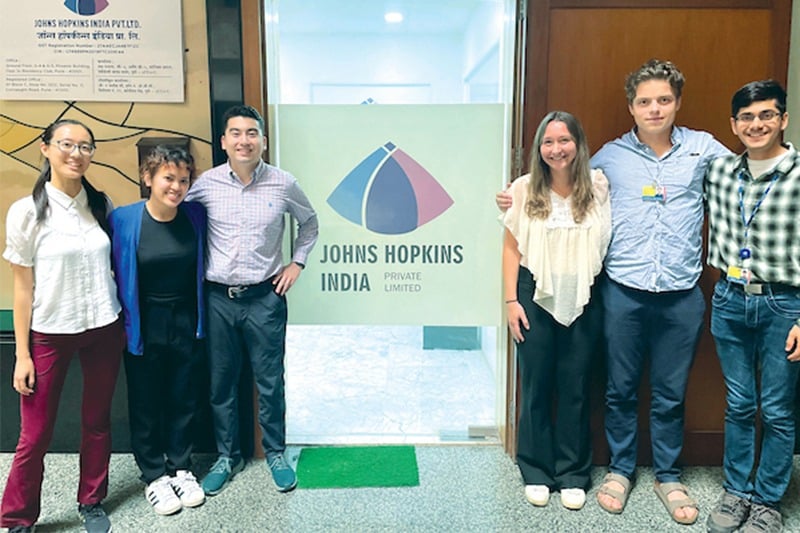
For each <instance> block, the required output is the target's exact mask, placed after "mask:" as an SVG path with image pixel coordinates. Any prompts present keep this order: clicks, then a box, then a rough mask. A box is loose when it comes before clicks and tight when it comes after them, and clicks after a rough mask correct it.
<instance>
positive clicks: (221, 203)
mask: <svg viewBox="0 0 800 533" xmlns="http://www.w3.org/2000/svg"><path fill="white" fill-rule="evenodd" d="M683 85H684V77H683V75H682V74H681V72H680V71H679V70H678V69H677V68H676V67H675V65H673V64H672V63H670V62H667V61H659V60H651V61H649V62H647V63H645V64H644V65H642V67H641V68H639V69H638V70H637V71H635V72H633V73H631V74H630V75H629V76H628V78H627V80H626V85H625V90H626V94H627V100H628V109H629V111H630V113H631V116H632V117H633V119H634V123H635V125H634V127H633V129H632V130H631V131H630V132H628V133H627V134H625V135H623V136H622V137H620V138H619V139H616V140H614V141H611V142H609V143H607V144H606V145H605V146H603V147H602V148H601V149H600V150H599V151H598V152H597V153H596V154H595V155H594V156H593V157H591V158H590V154H589V148H588V143H587V140H586V136H585V134H584V131H583V128H582V127H581V124H580V122H579V121H578V120H577V118H575V117H574V116H573V115H571V114H570V113H567V112H564V111H553V112H551V113H548V114H547V116H545V117H544V119H543V120H542V122H541V124H540V125H539V127H538V129H537V130H536V133H535V136H534V139H533V150H532V154H531V162H530V173H529V174H527V175H525V176H522V177H520V178H519V179H517V180H515V181H514V182H513V184H512V185H511V187H510V188H509V189H508V190H507V191H504V192H501V193H499V194H498V196H497V203H498V205H499V206H500V207H501V209H503V210H504V214H503V215H502V216H501V219H502V221H503V224H504V226H505V236H504V245H503V257H502V261H503V266H502V269H503V278H504V299H505V305H506V311H507V316H508V324H509V328H510V331H511V335H512V337H513V338H514V340H515V341H516V343H517V353H518V362H519V371H520V377H521V387H522V404H521V409H520V420H519V444H518V452H517V463H518V465H519V468H520V471H521V473H522V477H523V479H524V482H525V497H526V498H527V500H528V501H529V502H530V503H532V504H533V505H536V506H544V505H547V503H548V501H549V499H550V495H551V492H553V491H558V492H559V493H560V499H561V503H562V504H563V505H564V507H566V508H568V509H574V510H577V509H580V508H582V507H583V506H584V504H585V501H586V490H587V489H588V488H589V485H590V466H591V444H590V440H591V439H590V431H589V414H590V407H589V383H590V374H591V368H592V364H593V360H594V359H595V358H596V356H597V355H598V353H602V352H601V351H599V350H598V349H597V346H598V343H599V342H600V340H601V339H604V340H605V346H606V347H605V350H603V351H604V352H605V353H606V355H607V371H608V381H607V387H606V397H605V399H606V416H605V432H606V438H607V440H608V444H609V449H610V453H611V461H610V465H609V472H608V473H607V474H606V476H605V478H604V480H603V483H602V485H601V487H600V488H599V490H598V493H597V500H598V504H599V505H600V506H601V507H602V508H603V509H605V510H606V511H608V512H610V513H621V512H623V510H624V508H625V504H626V501H627V499H628V496H629V494H630V491H631V490H632V485H633V483H634V481H635V467H636V450H637V436H638V433H637V426H638V425H637V412H638V396H637V394H638V389H639V385H640V381H641V378H642V373H643V370H644V368H645V364H646V363H647V362H649V368H650V385H651V398H652V401H651V408H650V437H651V444H652V452H653V468H654V472H655V478H656V483H655V487H654V490H655V493H656V495H657V496H658V498H659V499H660V500H661V501H662V502H663V504H664V506H665V507H666V509H667V511H668V512H669V515H670V517H671V518H672V519H673V520H675V521H676V522H679V523H682V524H692V523H694V522H695V521H696V520H697V519H698V515H699V509H698V506H697V503H696V502H695V500H694V499H692V497H691V496H690V494H689V490H688V488H687V487H686V486H685V485H683V484H681V483H680V467H679V464H678V458H679V456H680V453H681V450H682V446H683V429H684V410H685V405H684V402H685V395H686V386H687V382H688V377H689V371H690V368H691V366H692V361H693V358H694V353H695V349H696V347H697V343H698V340H699V337H700V333H701V330H702V323H703V314H704V310H705V301H704V297H703V295H702V293H701V291H700V288H699V287H698V280H699V277H700V274H701V271H702V264H701V263H702V260H701V256H702V242H703V241H702V227H703V219H704V214H705V213H707V215H708V221H709V226H708V227H709V239H708V243H709V244H708V264H709V265H710V266H711V267H713V268H715V269H718V270H719V271H720V279H719V281H718V282H717V284H716V286H715V288H714V294H713V296H712V301H711V302H712V312H711V332H712V335H713V336H714V339H715V342H716V347H717V353H718V356H719V360H720V364H721V367H722V372H723V376H724V380H725V386H726V398H727V409H726V412H725V450H724V464H723V470H724V475H725V483H724V493H723V495H722V497H721V499H720V501H719V503H718V504H717V506H716V507H715V508H714V509H713V510H712V511H711V513H710V514H709V516H708V521H707V528H708V530H709V531H711V532H714V533H725V532H733V531H735V530H738V529H739V528H742V530H743V531H748V532H749V531H760V532H771V531H780V529H781V524H782V517H781V514H780V510H779V504H780V500H781V498H782V496H783V494H784V492H785V491H786V489H787V487H788V483H789V479H790V476H791V469H792V455H793V450H794V443H795V426H794V424H795V421H794V401H795V394H794V393H795V384H796V383H797V378H798V371H800V207H799V206H800V154H798V152H797V150H796V149H795V148H794V147H793V146H792V145H791V144H789V143H784V142H783V140H782V133H783V130H784V129H785V128H786V126H787V125H788V114H787V112H786V93H785V91H784V89H783V88H782V87H781V86H780V85H779V84H778V83H776V82H774V81H771V80H766V81H757V82H752V83H748V84H747V85H745V86H744V87H742V88H741V89H739V90H738V91H737V92H736V93H735V94H734V96H733V99H732V105H731V117H730V124H731V129H732V131H733V132H734V134H736V135H737V137H738V138H739V140H740V141H741V142H742V144H743V145H744V146H745V148H746V151H745V153H744V154H742V155H734V154H732V153H731V152H730V151H729V150H728V149H727V148H726V147H725V146H723V145H722V144H721V143H720V142H719V141H717V140H716V139H714V138H713V136H711V135H710V134H708V133H705V132H700V131H694V130H691V129H688V128H685V127H680V126H676V125H675V118H676V114H677V111H678V110H679V108H680V105H681V94H682V88H683ZM223 124H224V132H223V134H222V136H221V140H220V142H221V145H222V148H223V149H224V150H225V152H226V153H227V156H228V160H227V162H226V163H224V164H222V165H220V166H217V167H215V168H212V169H211V170H209V171H207V172H205V173H204V174H202V175H201V176H200V177H199V178H198V179H197V180H196V181H195V179H194V178H195V167H194V161H193V159H192V157H191V155H190V154H189V153H188V152H186V151H185V150H183V149H180V148H172V147H166V146H159V147H156V148H155V149H154V150H153V151H152V153H151V154H149V155H148V156H147V157H146V159H145V160H144V162H143V163H142V166H141V169H140V172H141V179H142V180H143V181H144V183H145V184H146V185H147V187H148V188H149V191H150V192H149V197H148V199H147V200H146V201H142V202H138V203H135V204H132V205H128V206H123V207H119V208H117V209H114V210H112V209H111V205H110V201H109V199H108V198H107V197H106V196H105V195H104V194H103V193H101V192H99V191H98V190H97V189H95V188H94V187H93V186H92V185H91V184H90V183H89V182H88V181H87V180H86V178H85V177H84V174H85V172H86V170H87V169H88V167H89V165H90V163H91V159H92V156H93V155H94V152H95V139H94V135H93V134H92V132H91V130H90V129H89V128H88V127H87V126H85V125H84V124H82V123H80V122H78V121H75V120H70V119H61V120H59V121H57V122H55V123H53V124H51V125H50V126H49V127H48V128H47V129H46V130H45V131H44V133H43V135H42V142H41V147H40V149H41V152H42V154H43V156H44V164H43V168H42V171H41V174H40V176H39V178H38V179H37V181H36V183H35V185H34V188H33V193H32V195H31V196H29V197H26V198H23V199H21V200H19V201H17V202H15V203H14V204H13V205H12V206H11V208H10V209H9V212H8V217H7V224H6V227H7V243H6V248H5V251H4V253H3V257H4V258H5V259H6V260H8V261H9V262H10V263H11V268H12V272H13V279H14V293H13V315H14V319H13V320H14V333H15V340H16V364H15V368H14V376H13V386H14V388H15V389H16V390H17V391H18V392H19V394H20V395H21V396H20V403H21V406H20V409H21V428H20V438H19V443H18V445H17V449H16V453H15V455H14V460H13V463H12V466H11V469H10V471H9V474H8V481H7V484H6V488H5V491H4V492H3V497H2V504H1V506H0V526H2V527H7V528H9V530H10V531H13V532H22V531H31V530H32V528H33V526H34V524H35V523H36V521H37V519H38V517H39V513H40V498H41V486H42V479H43V474H44V455H45V452H46V450H47V447H48V445H49V443H50V440H51V437H52V433H53V428H54V422H55V420H54V419H55V416H56V412H57V408H58V402H59V397H60V394H61V389H62V387H63V383H64V379H65V376H66V372H67V369H68V367H69V364H70V360H71V359H72V357H73V355H74V354H76V353H77V354H78V357H79V359H80V363H81V368H82V373H83V403H82V410H81V427H82V431H81V445H80V456H81V460H80V482H79V487H78V497H77V500H78V513H79V515H80V517H81V519H82V521H83V523H84V527H85V528H86V530H87V531H90V532H95V531H109V530H110V528H111V524H110V520H109V518H108V516H107V515H106V513H105V511H104V510H103V507H102V500H103V499H104V497H105V496H106V493H107V488H108V465H109V458H110V453H111V435H110V409H111V399H112V395H113V391H114V387H115V383H116V377H117V374H118V371H119V366H120V364H122V363H123V361H124V365H125V372H126V377H127V384H128V406H129V421H130V428H131V447H132V449H133V453H134V457H135V460H136V463H137V465H138V467H139V469H140V471H141V479H142V481H143V482H144V483H145V491H144V492H145V497H146V499H147V501H148V502H149V503H150V504H151V505H152V506H153V509H154V510H155V512H156V513H159V514H163V515H168V514H172V513H175V512H177V511H179V510H180V509H182V508H183V507H195V506H198V505H201V504H202V503H203V502H204V501H205V498H206V496H207V495H216V494H219V493H220V492H221V491H222V490H224V488H225V487H226V486H227V484H228V483H229V482H230V481H231V480H232V479H233V478H234V476H235V475H236V474H237V473H239V472H241V470H242V469H243V468H244V466H245V458H244V457H243V455H242V451H241V443H240V442H239V425H238V424H239V406H238V398H239V390H238V387H239V382H240V373H241V369H242V365H243V362H245V360H246V361H247V362H249V364H250V365H251V367H252V369H253V376H254V381H255V384H256V388H257V390H258V420H259V425H260V429H261V433H262V447H263V451H264V454H265V457H266V463H267V466H268V469H269V470H270V472H271V477H272V480H273V482H274V484H275V487H276V488H277V490H279V491H290V490H292V489H293V488H294V487H295V485H296V476H295V473H294V471H293V470H292V467H291V465H290V464H289V463H288V462H287V460H286V458H285V456H284V451H285V447H286V423H285V411H286V404H285V391H284V386H285V385H284V353H285V337H286V319H287V307H286V293H287V291H288V290H289V289H290V288H291V287H292V286H293V285H294V283H295V282H296V281H297V279H298V277H299V276H300V274H301V272H302V269H303V268H304V265H305V263H306V260H307V258H308V255H309V253H310V252H311V250H312V248H313V247H314V244H315V243H316V240H317V234H318V221H317V216H316V213H315V212H314V209H313V208H312V206H311V204H310V203H309V201H308V198H307V197H306V195H305V194H304V193H303V191H302V190H301V189H300V187H299V185H298V183H297V181H296V179H295V178H294V177H293V176H292V175H291V174H289V173H287V172H285V171H283V170H280V169H278V168H276V167H273V166H270V165H268V164H266V163H264V162H263V160H262V157H261V156H262V153H263V151H264V149H265V147H266V137H265V134H264V131H265V128H264V121H263V118H262V117H261V116H260V114H259V113H258V112H257V111H256V110H255V109H253V108H251V107H249V106H234V107H232V108H231V109H229V110H228V111H227V112H226V113H225V115H224V116H223ZM286 213H289V214H291V215H292V217H293V218H294V220H296V221H297V238H296V239H295V243H294V249H293V251H292V257H291V261H290V262H288V263H287V264H284V262H283V256H282V250H281V248H282V238H283V233H284V229H285V228H284V225H285V222H284V218H285V217H284V215H285V214H286ZM205 337H207V345H208V350H207V352H208V361H209V370H210V389H211V390H210V404H211V410H212V415H213V422H214V424H213V425H214V435H215V440H216V444H217V450H218V453H219V457H218V459H217V461H216V462H215V464H214V465H213V466H212V467H211V469H210V471H209V472H208V474H207V475H206V476H205V477H204V478H203V480H202V481H201V482H200V483H198V481H197V480H196V478H195V476H194V474H193V473H192V471H191V452H192V432H191V422H192V417H193V413H194V411H195V408H196V397H195V394H194V391H195V389H196V385H195V383H194V379H195V377H196V366H197V364H198V361H199V357H200V356H199V354H198V349H197V342H196V341H197V340H198V339H202V338H205ZM123 353H124V355H123ZM554 402H555V408H554V406H553V403H554ZM756 413H760V421H761V424H762V437H761V439H762V440H761V444H760V448H761V453H760V458H759V460H758V464H757V465H756V455H755V449H756V443H755V438H756V432H755V421H756V420H755V419H756Z"/></svg>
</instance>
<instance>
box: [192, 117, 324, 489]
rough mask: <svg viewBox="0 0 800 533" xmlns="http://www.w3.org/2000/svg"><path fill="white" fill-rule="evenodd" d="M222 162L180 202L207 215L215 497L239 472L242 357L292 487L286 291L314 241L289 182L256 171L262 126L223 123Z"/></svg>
mask: <svg viewBox="0 0 800 533" xmlns="http://www.w3.org/2000/svg"><path fill="white" fill-rule="evenodd" d="M223 123H224V124H225V132H224V133H223V135H222V138H221V143H222V148H223V149H224V150H225V152H226V153H227V154H228V161H227V162H226V163H224V164H222V165H219V166H217V167H215V168H212V169H211V170H209V171H207V172H205V173H203V175H201V176H200V177H199V178H198V180H197V182H196V183H195V184H194V185H193V186H192V188H191V189H190V190H189V193H188V195H187V196H186V199H187V200H193V201H196V202H200V203H202V204H203V205H204V206H205V208H206V210H207V212H208V257H207V263H206V283H207V287H208V290H207V291H206V294H207V295H208V354H209V366H210V373H211V411H212V416H213V420H214V436H215V439H216V442H217V451H218V452H219V459H218V460H217V462H216V463H215V464H214V466H213V467H212V468H211V471H210V472H209V473H208V475H207V476H206V477H205V478H204V479H203V482H202V486H203V490H204V491H205V493H206V494H208V495H210V496H213V495H215V494H219V493H220V492H221V491H222V490H223V489H224V488H225V487H226V485H227V484H228V482H229V481H230V480H231V479H232V478H233V476H235V475H236V474H237V473H238V472H240V471H241V470H242V469H243V468H244V462H245V461H244V458H243V457H242V451H241V446H240V442H239V406H238V398H239V390H238V389H239V378H240V372H241V368H242V358H244V357H247V358H248V359H249V362H250V365H251V366H252V369H253V379H254V381H255V384H256V388H257V389H258V421H259V425H260V427H261V434H262V445H263V448H264V455H265V456H266V458H267V465H268V467H269V469H270V471H271V473H272V479H273V482H274V484H275V487H276V488H277V489H278V490H279V491H281V492H286V491H290V490H292V489H293V488H294V487H295V485H296V484H297V479H296V476H295V473H294V471H293V470H292V468H291V466H290V465H289V464H288V463H287V461H286V459H285V458H284V450H285V448H286V399H285V391H284V352H285V343H286V318H287V307H286V292H287V291H288V290H289V289H290V288H291V287H292V285H294V283H295V282H296V281H297V278H298V277H299V276H300V273H301V272H302V269H303V267H304V265H305V264H306V260H307V258H308V255H309V253H310V252H311V249H312V248H313V247H314V244H315V243H316V241H317V234H318V222H317V215H316V213H315V212H314V209H313V208H312V207H311V204H310V203H309V201H308V198H307V197H306V195H305V194H304V193H303V191H302V190H301V189H300V185H299V184H298V183H297V180H296V179H295V178H294V176H292V175H291V174H289V173H288V172H286V171H284V170H281V169H279V168H276V167H273V166H271V165H268V164H266V163H264V162H263V161H262V160H261V155H262V153H263V152H264V149H265V148H266V142H267V138H266V136H265V135H264V119H263V118H262V117H261V115H260V114H259V113H258V111H256V110H255V109H253V108H252V107H250V106H234V107H232V108H230V109H228V110H227V111H226V112H225V114H224V115H223ZM287 213H288V214H290V215H292V217H293V218H294V220H296V221H297V238H296V239H295V242H294V250H293V251H292V257H291V261H290V262H289V263H287V264H285V265H284V263H283V255H282V242H283V233H284V226H285V224H284V219H285V214H287Z"/></svg>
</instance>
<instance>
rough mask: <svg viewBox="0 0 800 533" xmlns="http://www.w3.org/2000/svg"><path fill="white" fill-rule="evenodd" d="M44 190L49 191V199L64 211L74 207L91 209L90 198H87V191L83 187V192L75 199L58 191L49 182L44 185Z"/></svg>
mask: <svg viewBox="0 0 800 533" xmlns="http://www.w3.org/2000/svg"><path fill="white" fill-rule="evenodd" d="M44 189H45V191H47V199H48V200H49V201H52V202H54V203H56V204H58V205H59V206H61V208H63V209H69V208H70V207H72V206H73V205H77V206H78V207H82V208H88V207H89V197H88V196H86V189H84V188H83V186H81V191H80V192H79V193H78V195H77V196H76V197H75V198H73V197H72V196H70V195H68V194H67V193H65V192H64V191H61V190H59V189H56V188H55V187H54V186H53V184H52V183H50V182H49V181H48V182H47V183H45V184H44Z"/></svg>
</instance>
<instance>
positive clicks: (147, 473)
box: [125, 303, 198, 483]
mask: <svg viewBox="0 0 800 533" xmlns="http://www.w3.org/2000/svg"><path fill="white" fill-rule="evenodd" d="M196 316H197V309H196V307H195V306H194V305H185V304H183V305H181V304H150V303H143V304H142V335H143V338H144V354H143V355H133V354H130V353H127V352H126V353H125V373H126V375H127V379H128V417H129V420H130V428H131V448H132V449H133V456H134V458H135V459H136V464H137V465H138V466H139V469H140V470H141V472H142V481H144V482H145V483H150V482H151V481H154V480H156V479H158V478H159V477H161V476H163V475H164V474H170V475H171V474H174V472H175V471H176V470H188V469H189V467H190V464H191V458H190V456H191V453H192V427H191V425H192V418H193V416H194V412H195V405H196V392H195V387H194V386H193V385H194V384H193V375H194V373H195V366H196V364H197V362H198V356H197V353H196V351H195V329H196V320H197V318H196Z"/></svg>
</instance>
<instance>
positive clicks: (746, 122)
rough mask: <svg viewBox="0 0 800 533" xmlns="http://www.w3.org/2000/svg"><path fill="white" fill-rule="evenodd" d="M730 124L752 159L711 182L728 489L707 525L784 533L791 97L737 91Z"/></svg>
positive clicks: (721, 170)
mask: <svg viewBox="0 0 800 533" xmlns="http://www.w3.org/2000/svg"><path fill="white" fill-rule="evenodd" d="M730 120H731V129H732V130H733V132H734V133H735V134H736V135H737V136H738V137H739V140H740V141H741V142H742V144H743V145H744V146H745V148H746V152H745V153H744V154H742V155H730V156H727V157H723V158H720V159H717V160H716V161H714V162H713V163H712V165H711V168H710V169H709V172H708V176H707V182H706V197H707V201H708V219H709V250H708V264H709V265H711V266H713V267H715V268H718V269H719V270H720V271H721V274H722V276H721V279H720V280H719V282H718V283H717V284H716V286H715V287H714V296H713V297H712V300H711V333H712V334H713V336H714V341H715V343H716V345H717V355H718V356H719V361H720V365H721V367H722V375H723V377H724V378H725V388H726V391H727V394H726V398H727V402H728V406H727V409H726V410H725V459H724V462H723V470H724V473H725V482H724V484H723V487H724V489H725V492H724V493H723V495H722V498H721V500H720V502H719V504H718V505H717V506H716V508H715V509H714V510H713V511H712V512H711V514H710V515H709V517H708V522H707V526H708V531H712V532H714V533H728V532H732V531H737V530H738V531H744V532H756V531H757V532H773V531H774V532H778V531H781V529H782V517H781V514H780V510H779V503H780V500H781V498H782V497H783V495H784V493H785V492H786V488H787V487H788V485H789V479H790V478H791V474H792V455H793V452H794V445H795V421H794V408H795V406H794V401H795V387H796V383H797V376H798V372H800V154H798V152H797V150H796V149H795V148H794V147H793V146H792V145H791V144H789V143H782V142H781V137H782V135H783V131H784V130H785V129H786V126H787V125H788V123H789V115H788V113H786V92H785V91H784V89H783V88H782V87H781V86H780V84H778V83H777V82H775V81H772V80H766V81H756V82H752V83H748V84H747V85H745V86H744V87H742V88H741V89H739V90H738V91H737V92H736V93H735V94H734V95H733V100H732V102H731V119H730ZM759 408H760V419H761V427H762V437H761V438H762V440H761V456H760V459H759V461H758V464H757V465H756V461H755V449H756V442H755V438H756V431H755V418H756V412H758V409H759ZM754 467H755V470H754ZM742 524H744V525H742ZM740 526H741V529H738V528H739V527H740Z"/></svg>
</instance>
